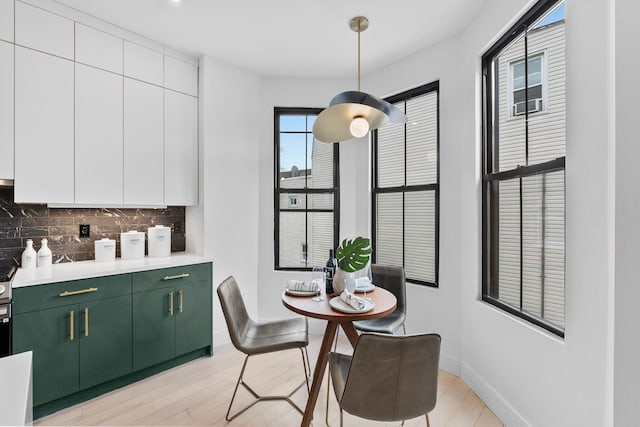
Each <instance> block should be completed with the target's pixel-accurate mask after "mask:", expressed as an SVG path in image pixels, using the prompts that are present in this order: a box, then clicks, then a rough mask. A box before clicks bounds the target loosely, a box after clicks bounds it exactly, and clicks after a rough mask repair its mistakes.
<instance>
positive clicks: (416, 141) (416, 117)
mask: <svg viewBox="0 0 640 427" xmlns="http://www.w3.org/2000/svg"><path fill="white" fill-rule="evenodd" d="M407 116H408V118H409V123H408V125H407V185H420V184H432V183H436V182H437V181H438V95H437V94H436V93H435V92H432V93H428V94H426V95H422V96H419V97H416V98H412V99H410V100H408V101H407ZM383 143H384V142H383Z"/></svg>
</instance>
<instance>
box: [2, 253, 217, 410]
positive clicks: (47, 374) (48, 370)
mask: <svg viewBox="0 0 640 427" xmlns="http://www.w3.org/2000/svg"><path fill="white" fill-rule="evenodd" d="M211 276H212V266H211V264H210V263H201V264H194V265H187V266H181V267H170V268H164V269H157V270H147V271H143V272H136V273H128V274H119V275H114V276H103V277H96V278H89V279H80V280H72V281H66V282H55V283H49V284H42V285H34V286H26V287H18V288H16V289H14V292H13V317H12V322H13V323H12V326H13V351H14V353H20V352H23V351H33V406H34V410H35V411H36V412H35V413H37V414H39V415H38V416H42V415H44V414H47V413H50V412H52V411H55V410H58V409H61V408H63V407H66V406H68V405H70V404H73V403H77V402H80V401H82V400H83V399H87V398H91V397H95V396H98V395H99V394H100V393H104V392H105V391H108V390H113V389H115V388H117V387H121V386H122V385H124V384H128V383H130V382H132V381H137V380H139V379H141V378H145V377H146V376H149V375H153V374H155V373H157V372H160V371H161V370H163V369H167V368H168V367H173V366H177V364H180V363H184V362H185V361H188V360H192V359H193V358H195V357H201V356H203V355H206V354H208V355H210V354H211V344H212V342H211V335H212V334H211V330H212V303H213V301H212V292H213V291H212V284H211Z"/></svg>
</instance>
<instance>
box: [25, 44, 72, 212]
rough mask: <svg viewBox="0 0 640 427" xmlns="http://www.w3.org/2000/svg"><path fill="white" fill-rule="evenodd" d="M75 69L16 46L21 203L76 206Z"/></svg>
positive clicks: (53, 57) (68, 62) (62, 61)
mask: <svg viewBox="0 0 640 427" xmlns="http://www.w3.org/2000/svg"><path fill="white" fill-rule="evenodd" d="M73 67H74V66H73V62H72V61H68V60H66V59H62V58H58V57H55V56H52V55H47V54H44V53H40V52H37V51H34V50H31V49H25V48H22V47H19V46H16V47H15V167H16V169H15V201H16V203H73V200H74V194H73V193H74V176H73V175H74V171H73V167H74V161H73V156H74V147H73V145H74V144H73V133H74V132H73V128H74V126H73V116H74V113H73V103H74V96H73V87H74V81H73Z"/></svg>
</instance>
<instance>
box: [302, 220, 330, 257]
mask: <svg viewBox="0 0 640 427" xmlns="http://www.w3.org/2000/svg"><path fill="white" fill-rule="evenodd" d="M308 220H309V222H308V224H309V230H308V239H309V242H310V244H309V258H308V259H309V267H313V266H323V265H325V263H326V262H327V259H329V249H332V248H333V212H309V213H308Z"/></svg>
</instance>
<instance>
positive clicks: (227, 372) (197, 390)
mask: <svg viewBox="0 0 640 427" xmlns="http://www.w3.org/2000/svg"><path fill="white" fill-rule="evenodd" d="M320 340H321V337H320V336H317V335H313V336H311V343H310V345H309V357H310V359H311V363H312V365H313V364H314V361H315V359H316V357H317V351H318V348H319V347H320ZM338 350H339V351H341V352H343V353H349V352H350V346H349V345H348V343H347V341H346V339H345V338H344V336H343V335H341V340H340V343H339V345H338ZM243 357H244V355H243V354H242V353H240V352H238V351H237V350H235V349H234V348H233V346H232V345H231V344H228V345H225V346H222V347H218V348H216V349H215V352H214V356H213V357H211V358H208V357H205V358H201V359H198V360H194V361H192V362H190V363H187V364H185V365H182V366H179V367H177V368H174V369H171V370H168V371H165V372H163V373H161V374H158V375H155V376H153V377H150V378H147V379H145V380H143V381H140V382H137V383H135V384H131V385H129V386H127V387H124V388H121V389H119V390H115V391H113V392H111V393H107V394H105V395H103V396H100V397H97V398H95V399H93V400H90V401H87V402H84V403H81V404H79V405H76V406H73V407H70V408H67V409H65V410H62V411H59V412H57V413H55V414H52V415H50V416H48V417H45V418H41V419H39V420H37V421H36V422H35V423H34V425H38V426H45V425H65V426H77V425H87V426H96V425H113V426H138V425H139V426H224V425H227V424H229V426H230V427H236V426H237V427H239V426H244V427H248V426H256V427H258V426H259V427H267V426H278V427H280V426H299V425H300V421H301V419H302V418H301V416H300V414H299V413H298V412H297V411H295V409H293V408H292V407H291V406H290V405H289V404H287V403H285V402H278V401H276V402H260V403H258V404H257V405H255V406H254V407H253V408H251V409H250V410H248V411H247V412H245V413H244V414H242V415H240V416H239V417H238V418H236V419H235V420H233V421H232V422H231V423H228V422H227V421H225V419H224V416H225V413H226V410H227V405H228V404H229V400H230V399H231V394H232V392H233V387H234V385H235V381H236V380H237V377H238V374H239V372H240V368H241V366H242V361H243ZM302 378H303V376H302V362H301V358H300V352H299V351H298V350H289V351H284V352H279V353H274V354H269V355H261V356H253V357H251V359H250V360H249V365H248V367H247V370H246V372H245V379H246V380H247V382H248V383H249V384H250V385H251V386H252V387H254V389H255V390H256V391H257V392H258V393H264V394H287V393H289V391H290V390H291V389H293V388H294V387H295V386H296V385H297V384H298V383H299V381H301V380H302ZM326 383H327V382H326V377H325V381H324V382H323V388H322V389H321V391H320V397H319V398H318V403H317V405H316V410H315V414H314V419H315V421H314V423H313V424H314V425H315V426H324V425H325V422H324V408H325V404H326V395H327V394H326ZM249 400H250V399H249V396H248V393H246V392H245V391H243V390H239V391H238V397H237V398H236V403H237V405H241V404H243V403H244V402H248V401H249ZM293 400H294V401H295V402H296V403H298V405H300V406H301V407H302V408H304V404H305V402H306V391H305V389H304V388H302V389H301V390H299V391H298V392H297V393H296V394H295V395H294V397H293ZM329 402H330V413H329V414H330V418H329V422H330V424H331V425H332V426H337V425H339V424H340V422H339V411H338V407H337V404H336V402H335V398H334V396H333V390H332V392H331V397H330V399H329ZM235 407H237V408H239V407H240V406H236V404H234V408H235ZM429 418H430V420H431V426H432V427H500V426H502V425H503V424H502V423H501V422H500V420H498V418H497V417H496V416H495V415H494V414H493V413H492V412H491V411H490V410H489V409H488V408H487V407H486V406H485V405H484V403H483V402H482V401H481V400H480V399H479V398H478V397H477V396H476V395H475V394H474V393H473V392H472V391H471V390H470V389H469V388H468V387H467V386H466V385H465V384H464V383H463V382H462V380H460V379H459V378H457V377H455V376H453V375H450V374H448V373H446V372H442V371H441V372H440V377H439V383H438V403H437V406H436V408H435V409H434V410H433V411H432V412H431V413H430V415H429ZM344 424H345V426H375V425H380V426H382V425H384V426H387V425H389V426H391V425H394V426H395V425H399V424H400V423H377V422H372V421H367V420H362V419H359V418H356V417H352V416H350V415H349V414H346V413H345V415H344ZM405 425H407V426H424V425H426V423H425V420H424V417H421V418H416V419H414V420H410V421H407V422H406V423H405Z"/></svg>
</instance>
